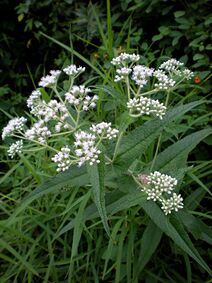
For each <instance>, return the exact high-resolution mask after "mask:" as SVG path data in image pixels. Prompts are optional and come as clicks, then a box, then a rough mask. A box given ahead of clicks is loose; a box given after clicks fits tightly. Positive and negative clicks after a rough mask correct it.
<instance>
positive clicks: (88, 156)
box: [74, 131, 101, 166]
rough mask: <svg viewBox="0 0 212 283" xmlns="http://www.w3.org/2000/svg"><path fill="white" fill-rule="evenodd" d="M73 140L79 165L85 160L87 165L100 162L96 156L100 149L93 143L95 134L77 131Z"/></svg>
mask: <svg viewBox="0 0 212 283" xmlns="http://www.w3.org/2000/svg"><path fill="white" fill-rule="evenodd" d="M75 140H76V141H75V142H74V145H75V147H76V149H75V154H76V156H77V157H78V165H79V166H82V165H83V164H84V163H85V162H87V161H88V162H89V165H93V164H94V163H99V162H100V160H99V159H98V157H99V154H100V153H101V151H100V150H98V149H97V147H96V145H95V140H96V137H95V135H93V134H90V133H88V132H85V131H79V132H77V133H76V134H75Z"/></svg>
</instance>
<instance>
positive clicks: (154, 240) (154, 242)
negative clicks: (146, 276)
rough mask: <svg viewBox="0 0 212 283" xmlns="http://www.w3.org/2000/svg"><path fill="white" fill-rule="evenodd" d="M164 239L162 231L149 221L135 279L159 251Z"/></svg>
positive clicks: (142, 242)
mask: <svg viewBox="0 0 212 283" xmlns="http://www.w3.org/2000/svg"><path fill="white" fill-rule="evenodd" d="M161 237H162V231H161V230H160V229H159V228H158V226H157V225H155V223H154V222H152V221H151V220H150V221H149V223H148V225H147V227H146V229H145V231H144V233H143V235H142V238H141V245H140V254H139V257H138V259H137V265H136V272H135V277H139V273H140V272H141V271H142V270H143V269H144V267H145V266H146V264H147V263H148V262H149V260H150V259H151V257H152V255H153V253H154V252H155V250H156V249H157V247H158V245H159V243H160V240H161Z"/></svg>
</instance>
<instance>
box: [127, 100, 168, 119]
mask: <svg viewBox="0 0 212 283" xmlns="http://www.w3.org/2000/svg"><path fill="white" fill-rule="evenodd" d="M127 108H128V109H129V110H130V115H132V116H142V115H153V116H156V117H159V118H160V119H162V118H163V116H164V115H165V114H166V106H165V105H164V104H163V103H160V102H159V100H154V99H151V98H147V97H143V96H141V97H139V98H135V97H134V98H133V99H130V100H129V101H128V102H127Z"/></svg>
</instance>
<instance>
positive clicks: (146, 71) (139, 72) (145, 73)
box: [132, 65, 154, 87]
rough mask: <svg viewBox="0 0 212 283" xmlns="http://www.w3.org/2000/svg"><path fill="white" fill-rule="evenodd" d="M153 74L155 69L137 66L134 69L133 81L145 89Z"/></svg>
mask: <svg viewBox="0 0 212 283" xmlns="http://www.w3.org/2000/svg"><path fill="white" fill-rule="evenodd" d="M153 73H154V69H153V68H149V67H146V66H142V65H137V66H135V67H133V74H132V80H133V81H135V83H136V84H137V85H138V86H140V87H143V86H145V85H146V84H147V83H148V78H149V77H151V76H152V75H153Z"/></svg>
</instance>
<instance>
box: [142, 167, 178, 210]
mask: <svg viewBox="0 0 212 283" xmlns="http://www.w3.org/2000/svg"><path fill="white" fill-rule="evenodd" d="M138 181H139V182H140V183H141V184H142V191H144V192H145V193H146V194H147V200H153V201H159V202H160V203H161V205H162V206H161V209H162V210H163V211H164V213H165V214H166V215H167V214H170V213H171V212H172V211H173V210H174V211H178V210H179V209H181V208H183V199H182V197H181V195H177V194H176V193H173V191H174V189H175V187H176V185H177V179H175V178H172V177H171V176H169V175H166V174H161V173H160V172H158V171H155V172H153V173H150V175H143V174H141V175H139V176H138Z"/></svg>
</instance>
